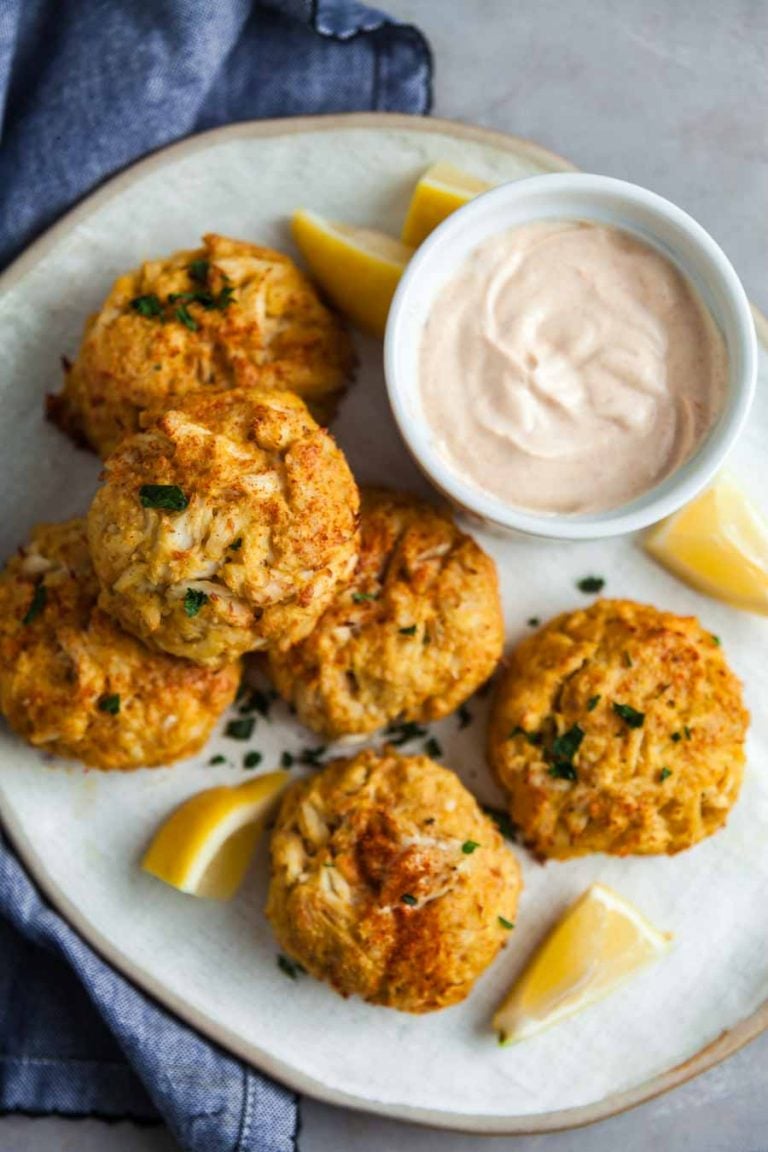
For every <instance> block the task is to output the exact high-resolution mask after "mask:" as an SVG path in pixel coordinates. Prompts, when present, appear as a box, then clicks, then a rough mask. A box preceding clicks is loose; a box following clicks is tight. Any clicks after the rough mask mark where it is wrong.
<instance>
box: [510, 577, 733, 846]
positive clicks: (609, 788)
mask: <svg viewBox="0 0 768 1152" xmlns="http://www.w3.org/2000/svg"><path fill="white" fill-rule="evenodd" d="M748 724H749V713H748V712H747V710H746V709H745V707H744V704H743V701H742V692H741V684H740V682H739V680H738V679H737V677H736V676H735V675H734V673H733V672H732V671H731V670H730V668H729V667H728V664H727V663H726V660H725V657H724V655H723V652H722V649H721V647H720V643H719V640H718V639H717V637H715V636H712V635H711V633H709V632H707V631H706V630H705V629H704V628H702V627H701V625H700V624H699V622H698V621H697V620H696V619H695V618H694V617H692V616H675V615H673V614H672V613H671V612H662V611H659V610H658V609H657V608H653V607H651V606H650V605H646V604H636V603H634V602H632V601H631V600H598V601H597V602H596V603H595V604H593V605H592V606H591V607H590V608H587V609H581V610H579V611H576V612H566V613H564V614H563V615H562V616H558V617H556V618H555V619H554V620H552V621H550V623H549V624H547V625H546V626H545V627H544V628H542V629H541V630H540V631H539V632H537V633H535V635H532V636H529V637H528V638H527V639H525V640H524V641H523V642H522V643H521V644H519V645H518V647H517V648H516V649H515V651H514V652H513V653H512V656H511V658H510V660H509V664H508V666H507V668H506V671H505V673H504V675H503V676H502V678H501V681H500V683H499V685H498V688H497V690H496V694H495V700H494V703H493V707H492V711H491V721H490V731H489V754H490V760H491V764H492V766H493V768H494V770H495V772H496V775H497V777H498V779H499V781H500V782H501V784H502V785H503V786H504V788H506V789H507V790H508V792H509V796H510V813H511V816H512V819H513V821H514V822H515V823H516V824H517V825H518V826H519V828H520V830H521V833H522V837H523V839H524V841H525V843H526V844H527V845H528V846H529V847H530V848H531V849H533V851H534V852H535V853H536V854H537V855H539V856H550V857H559V858H565V857H569V856H579V855H583V854H584V853H587V852H610V853H613V854H614V855H618V856H625V855H629V854H632V853H638V854H650V853H659V852H666V853H668V854H670V855H671V854H672V853H675V852H681V851H682V850H683V849H685V848H690V847H691V845H692V844H695V843H696V842H697V841H699V840H701V839H703V838H704V837H705V836H710V835H711V834H712V833H713V832H716V831H717V830H718V828H720V827H721V826H722V825H723V824H724V823H725V821H726V818H727V816H728V813H729V811H730V809H731V808H732V806H733V804H734V803H735V801H736V799H737V797H738V794H739V788H740V786H741V779H742V773H743V768H744V759H745V755H744V743H745V739H746V733H747V727H748Z"/></svg>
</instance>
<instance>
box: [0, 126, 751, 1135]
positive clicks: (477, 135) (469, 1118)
mask: <svg viewBox="0 0 768 1152" xmlns="http://www.w3.org/2000/svg"><path fill="white" fill-rule="evenodd" d="M343 129H368V130H370V131H381V130H384V131H389V132H391V131H397V130H403V131H409V132H413V131H417V132H426V133H429V134H436V135H446V136H451V137H454V138H457V139H465V140H474V141H477V142H478V143H481V144H485V145H488V146H490V147H493V148H497V149H498V150H500V151H503V152H511V153H514V154H515V155H517V156H520V155H523V156H526V157H528V158H530V159H531V160H534V161H535V162H536V163H538V164H540V165H542V166H543V167H545V168H546V169H548V170H550V171H577V169H576V166H575V165H574V164H573V163H571V161H569V160H566V159H565V158H564V157H562V156H560V155H559V154H558V153H556V152H554V151H552V150H551V149H548V148H545V147H542V146H541V145H539V144H536V143H535V142H533V141H531V140H527V139H525V138H523V137H519V136H514V135H512V134H510V133H506V132H501V131H498V130H496V129H492V128H484V127H480V126H477V125H473V124H467V123H464V122H463V121H459V120H449V119H443V118H440V117H417V116H408V115H404V114H400V113H388V112H353V113H343V114H332V115H327V116H300V117H291V118H281V119H270V120H246V121H242V122H240V123H237V124H229V125H225V126H223V127H220V128H213V129H210V130H209V131H206V132H201V133H197V134H196V135H193V136H189V137H186V138H185V139H183V140H180V141H177V142H176V143H173V144H169V145H166V146H165V147H162V148H159V149H158V150H156V151H155V152H152V153H150V154H149V155H148V156H145V157H143V158H142V159H140V160H138V161H136V162H134V163H133V164H130V165H128V166H127V167H125V168H123V169H122V170H120V171H119V172H117V173H116V174H114V175H112V176H111V177H109V178H108V179H107V180H105V181H104V182H103V183H102V184H100V185H99V186H98V187H97V188H96V189H95V191H92V192H91V193H89V194H87V195H86V196H85V197H84V198H83V199H81V200H80V201H79V202H78V203H77V204H76V205H75V207H74V208H71V209H70V210H69V211H68V212H66V213H65V214H64V215H63V216H62V217H60V218H59V219H58V220H57V221H56V222H55V223H54V224H52V225H51V226H50V227H48V228H47V229H45V230H44V231H43V232H42V233H41V234H40V235H39V236H38V237H37V238H36V239H34V240H33V241H32V242H31V243H30V244H29V245H28V246H27V247H26V248H25V249H24V251H22V252H21V253H20V254H19V255H18V256H17V257H16V258H15V260H13V261H12V263H11V264H10V265H9V266H8V267H7V268H6V269H5V271H4V272H2V273H1V274H0V293H1V292H5V291H7V290H8V289H10V288H11V287H13V286H14V285H15V284H16V283H17V282H18V281H19V280H21V279H22V277H24V276H25V275H27V274H28V273H29V272H30V271H31V270H32V269H33V268H34V267H35V265H36V264H38V263H39V261H40V260H42V259H43V258H44V257H45V256H46V255H47V254H48V252H49V251H50V250H51V249H52V248H53V247H54V246H55V244H56V243H57V242H58V240H59V238H60V237H61V236H63V235H64V234H65V233H66V232H68V231H69V230H70V229H71V228H72V226H73V225H75V224H77V223H78V222H79V221H81V220H83V219H85V218H86V217H88V216H89V215H91V214H92V213H93V212H94V211H95V210H96V209H98V208H99V207H101V206H102V205H103V204H105V203H107V202H108V201H109V200H111V199H113V198H114V197H115V196H118V195H120V194H121V193H122V192H123V191H124V190H125V189H126V188H128V187H130V186H131V185H132V184H134V183H135V182H136V181H137V180H140V179H142V178H143V177H144V176H145V175H147V174H148V173H149V172H152V171H154V170H156V169H159V168H163V167H165V166H166V165H168V164H172V163H174V162H175V161H177V160H178V159H180V158H183V157H186V156H189V155H192V154H194V153H196V152H199V151H205V150H206V149H207V148H209V147H210V146H212V145H216V144H219V143H222V142H226V141H228V140H235V139H239V138H252V137H256V138H269V137H275V136H283V135H298V134H302V133H308V132H331V131H339V130H343ZM752 311H753V315H754V319H755V325H756V328H757V331H758V336H759V338H760V340H761V342H762V343H763V344H764V345H768V319H766V317H765V316H764V315H763V314H762V313H761V312H760V311H759V310H758V309H757V308H756V307H755V306H754V305H753V306H752ZM1 803H2V798H1V797H0V805H1ZM0 827H1V828H2V830H3V831H4V833H5V834H6V836H7V838H8V840H9V842H10V844H11V846H12V847H13V848H14V850H15V851H16V852H17V854H18V856H19V858H20V859H21V861H22V863H23V864H24V866H25V867H26V868H27V869H28V871H29V873H30V875H31V877H32V879H33V880H34V882H35V884H36V885H37V887H38V888H39V889H40V891H41V893H42V894H43V896H44V897H45V899H46V900H47V901H48V902H49V903H50V904H51V906H52V907H53V908H54V909H55V910H56V911H57V912H58V913H59V914H60V915H61V916H62V917H63V918H64V920H65V921H66V922H67V923H68V924H69V926H70V927H71V928H73V929H74V930H75V931H76V932H77V933H78V934H79V935H80V936H81V937H82V938H83V939H84V940H85V941H86V942H87V943H88V944H89V945H90V946H91V947H92V948H93V949H94V951H95V952H96V953H97V954H98V955H99V956H100V957H101V958H102V959H103V960H105V961H106V962H107V963H108V964H110V965H111V966H112V967H114V968H115V969H116V970H117V971H118V972H119V973H120V974H121V975H122V976H123V977H125V978H126V979H128V980H130V981H131V983H133V984H134V985H135V986H136V987H138V988H139V989H141V990H142V991H143V992H146V993H148V994H149V995H150V996H152V997H153V998H154V999H155V1000H156V1001H157V1002H158V1003H160V1004H161V1005H163V1007H165V1008H167V1009H168V1010H169V1011H170V1012H172V1013H173V1014H174V1015H175V1016H177V1017H178V1019H179V1020H181V1021H182V1022H183V1023H184V1024H187V1025H188V1026H190V1027H192V1028H194V1029H195V1030H196V1031H198V1032H199V1033H200V1034H201V1035H202V1036H204V1037H206V1038H207V1039H209V1040H211V1041H213V1042H214V1043H215V1044H218V1045H219V1046H220V1047H221V1048H223V1049H225V1050H226V1051H228V1052H230V1053H231V1054H232V1055H234V1056H236V1057H237V1058H238V1059H240V1060H243V1061H244V1062H245V1063H246V1064H248V1065H250V1066H251V1067H254V1068H256V1069H257V1070H259V1071H261V1072H263V1073H265V1074H266V1075H268V1076H271V1077H273V1078H274V1079H276V1080H278V1081H280V1082H281V1083H283V1084H285V1085H286V1086H287V1087H288V1088H290V1089H292V1090H293V1091H295V1092H297V1093H300V1094H302V1095H306V1096H310V1097H312V1098H313V1099H315V1100H319V1101H321V1102H323V1103H326V1104H331V1105H333V1106H335V1107H341V1108H349V1109H352V1110H354V1111H357V1112H364V1113H368V1114H372V1115H376V1116H383V1117H387V1118H389V1119H394V1120H401V1121H405V1122H408V1123H412V1124H418V1125H421V1126H423V1127H427V1128H433V1129H437V1130H443V1131H453V1132H459V1133H465V1134H467V1135H487V1136H521V1135H542V1134H544V1133H548V1132H561V1131H567V1130H569V1129H572V1128H580V1127H585V1126H586V1125H589V1124H594V1123H596V1122H598V1121H600V1120H606V1119H609V1118H610V1117H612V1116H617V1115H619V1114H621V1113H622V1112H626V1111H628V1110H629V1109H631V1108H634V1107H636V1106H638V1105H639V1104H642V1103H645V1102H647V1101H649V1100H653V1099H656V1098H657V1097H658V1096H661V1095H662V1094H664V1093H666V1092H669V1091H671V1090H672V1089H673V1088H677V1087H679V1086H680V1085H681V1084H684V1083H686V1082H687V1081H688V1080H691V1079H693V1078H694V1077H695V1076H699V1075H701V1074H702V1073H703V1072H706V1071H708V1070H709V1069H711V1068H714V1067H715V1066H716V1065H717V1064H720V1063H721V1062H722V1061H723V1060H725V1059H727V1058H728V1057H729V1056H732V1055H733V1054H734V1053H736V1052H737V1051H739V1049H741V1048H743V1047H744V1046H745V1045H746V1044H748V1043H750V1042H751V1041H752V1040H754V1039H756V1038H757V1037H758V1036H760V1035H761V1034H762V1033H763V1032H765V1031H766V1030H768V999H766V1000H764V1001H763V1002H762V1003H761V1004H760V1005H759V1006H758V1007H757V1008H756V1009H755V1011H754V1012H752V1013H751V1014H750V1015H748V1016H746V1017H744V1018H743V1019H742V1020H740V1021H739V1022H738V1023H736V1024H735V1025H733V1026H732V1027H731V1028H728V1029H725V1030H724V1031H723V1032H721V1033H720V1035H719V1036H717V1037H716V1038H715V1039H714V1040H712V1041H710V1042H709V1043H708V1044H706V1045H705V1046H704V1047H703V1048H700V1049H698V1051H697V1052H695V1053H694V1054H693V1055H692V1056H690V1057H689V1058H688V1059H687V1060H684V1061H682V1062H681V1063H679V1064H676V1065H674V1066H673V1067H672V1068H669V1069H667V1070H666V1071H664V1072H661V1073H659V1074H657V1075H656V1076H653V1077H651V1078H649V1079H647V1080H644V1081H642V1082H641V1083H640V1084H637V1085H634V1086H633V1087H631V1088H628V1089H625V1090H624V1091H622V1092H614V1093H610V1094H609V1095H607V1096H605V1097H603V1098H602V1099H601V1100H598V1101H594V1102H592V1103H590V1104H583V1105H579V1106H577V1107H572V1108H566V1109H562V1110H557V1111H547V1112H541V1113H538V1114H533V1115H530V1116H519V1115H518V1116H491V1115H487V1114H484V1113H454V1112H447V1111H441V1110H438V1109H434V1108H417V1107H414V1106H412V1105H396V1104H388V1103H387V1102H385V1101H378V1100H375V1099H373V1100H372V1099H366V1098H364V1097H362V1096H357V1095H352V1094H347V1093H345V1092H343V1091H340V1090H338V1089H335V1088H329V1087H328V1086H327V1085H325V1084H323V1083H322V1081H320V1080H316V1079H315V1078H314V1077H311V1076H307V1075H306V1074H304V1073H302V1072H299V1071H297V1070H296V1069H295V1068H293V1067H291V1066H290V1065H287V1064H286V1063H285V1062H284V1061H282V1060H278V1059H275V1058H274V1057H273V1056H271V1055H270V1054H269V1053H266V1052H264V1051H262V1050H261V1049H258V1048H255V1047H254V1046H253V1045H251V1044H249V1043H247V1042H246V1041H244V1040H242V1039H241V1038H240V1037H238V1036H237V1035H236V1034H235V1033H233V1032H232V1031H231V1029H229V1028H227V1027H225V1026H223V1025H221V1024H218V1023H216V1022H215V1021H213V1020H211V1019H209V1018H208V1017H206V1016H205V1015H203V1014H202V1013H199V1012H198V1011H197V1010H196V1009H195V1008H194V1007H192V1006H191V1005H189V1004H188V1003H186V1002H185V1001H184V999H183V997H182V996H181V995H180V994H177V993H176V992H174V991H173V990H172V989H168V988H166V987H165V986H164V985H163V984H162V983H161V982H160V981H159V980H156V979H155V978H154V977H153V976H152V975H151V974H150V973H147V972H144V971H142V970H141V969H140V968H138V967H137V966H135V965H134V964H133V963H132V961H131V960H129V959H128V958H127V957H126V956H124V955H123V954H122V953H121V951H120V949H119V948H118V947H117V946H116V945H114V944H113V943H112V942H111V941H110V940H109V939H108V938H107V937H106V936H105V935H103V933H102V932H101V931H99V930H98V929H97V928H95V927H94V926H93V925H91V924H90V923H89V922H88V921H87V920H86V918H85V917H84V916H83V915H82V914H81V913H80V911H79V909H78V907H77V906H76V905H75V904H74V903H72V901H70V899H69V898H68V897H67V896H66V895H65V894H64V893H63V892H62V891H60V890H59V888H58V887H57V885H56V882H55V880H54V879H53V877H52V876H51V875H50V873H49V872H48V869H47V867H46V865H45V863H44V861H43V860H42V859H41V858H40V857H39V856H38V855H37V853H36V851H35V848H34V846H33V844H32V842H31V840H30V838H29V837H28V836H27V834H26V832H25V831H24V829H23V828H22V826H21V824H20V822H19V821H17V819H16V817H15V816H14V815H13V814H12V813H8V812H4V811H2V808H1V807H0Z"/></svg>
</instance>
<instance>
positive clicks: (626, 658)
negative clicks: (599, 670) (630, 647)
mask: <svg viewBox="0 0 768 1152" xmlns="http://www.w3.org/2000/svg"><path fill="white" fill-rule="evenodd" d="M621 659H622V662H623V664H624V667H625V668H632V667H633V664H632V657H631V656H630V654H629V652H624V653H623V654H622V657H621Z"/></svg>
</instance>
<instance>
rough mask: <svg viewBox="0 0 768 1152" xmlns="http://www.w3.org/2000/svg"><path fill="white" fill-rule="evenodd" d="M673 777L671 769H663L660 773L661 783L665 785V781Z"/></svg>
mask: <svg viewBox="0 0 768 1152" xmlns="http://www.w3.org/2000/svg"><path fill="white" fill-rule="evenodd" d="M671 775H672V769H671V768H662V770H661V772H659V782H660V783H661V784H663V783H664V781H665V780H667V779H668V778H669V777H670V776H671Z"/></svg>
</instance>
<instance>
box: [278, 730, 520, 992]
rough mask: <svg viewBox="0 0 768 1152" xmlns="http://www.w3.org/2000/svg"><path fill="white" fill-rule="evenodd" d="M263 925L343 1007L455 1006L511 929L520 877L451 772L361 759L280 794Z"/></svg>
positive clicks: (392, 759) (409, 759) (340, 763)
mask: <svg viewBox="0 0 768 1152" xmlns="http://www.w3.org/2000/svg"><path fill="white" fill-rule="evenodd" d="M271 851H272V879H271V883H270V888H269V898H268V903H267V916H268V917H269V919H270V920H271V922H272V927H273V928H274V931H275V935H276V936H277V939H278V941H279V943H280V946H281V947H282V948H284V949H285V951H286V952H288V953H289V954H290V955H291V956H293V957H294V958H295V959H296V960H298V961H299V962H300V963H301V964H302V965H303V966H304V967H305V968H306V969H307V971H308V972H310V973H311V974H312V975H313V976H316V977H317V978H318V979H319V980H326V981H328V983H329V984H331V985H332V986H333V987H334V988H335V989H336V991H337V992H340V993H341V995H342V996H353V995H356V996H362V997H363V999H365V1000H369V1001H370V1002H371V1003H373V1004H384V1005H386V1006H388V1007H390V1008H399V1009H401V1010H402V1011H405V1012H431V1011H433V1010H434V1009H436V1008H445V1007H447V1006H448V1005H449V1004H456V1003H457V1002H458V1001H459V1000H463V999H464V997H465V996H467V995H468V993H469V992H470V990H471V988H472V985H473V984H474V982H475V980H476V979H477V978H478V976H479V975H480V974H481V972H483V971H484V970H485V969H486V968H487V967H488V965H489V964H490V963H491V961H492V960H493V958H494V957H495V955H496V953H497V952H498V951H499V949H500V948H501V947H502V945H503V944H504V943H505V941H506V939H507V938H508V936H509V932H510V930H511V928H512V927H513V923H514V919H515V912H516V909H517V901H518V896H519V894H520V888H521V879H520V870H519V867H518V864H517V861H516V860H515V858H514V856H513V855H512V853H511V851H510V850H509V849H508V848H507V846H506V845H505V843H504V841H503V840H502V838H501V836H500V834H499V832H498V829H497V828H496V826H495V824H493V822H492V821H491V820H490V819H489V818H488V817H487V816H485V815H484V814H483V813H482V812H481V811H480V809H479V807H478V805H477V803H476V801H475V799H474V797H473V796H471V795H470V793H469V792H467V790H466V788H465V787H464V786H463V784H462V783H461V781H460V780H459V778H458V777H457V776H455V775H454V774H453V772H449V771H448V770H447V769H446V768H441V767H440V765H439V764H435V763H434V761H432V760H429V759H427V757H426V756H398V755H397V754H396V753H395V752H393V751H392V750H391V749H384V750H383V751H382V752H374V751H372V750H370V749H369V750H367V751H364V752H361V753H359V754H358V755H357V756H355V757H354V758H353V759H351V760H336V761H334V762H332V763H331V764H329V765H328V766H327V767H326V768H324V769H323V771H321V772H319V773H316V774H313V775H312V776H310V777H308V778H307V779H305V780H300V781H299V782H298V783H296V784H294V785H293V787H292V788H291V789H290V790H289V791H288V792H287V793H286V796H285V798H284V800H283V804H282V807H281V809H280V813H279V816H278V818H277V823H276V825H275V831H274V834H273V836H272V847H271Z"/></svg>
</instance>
